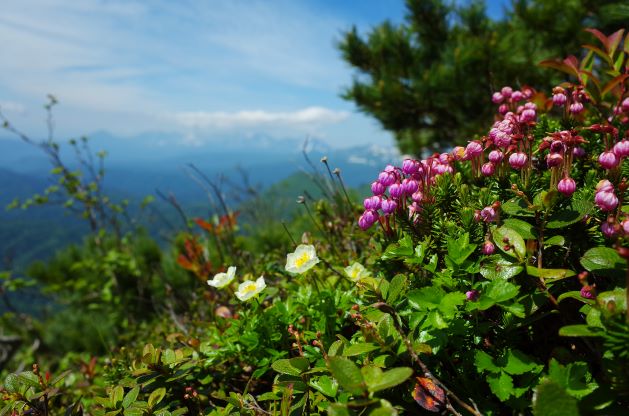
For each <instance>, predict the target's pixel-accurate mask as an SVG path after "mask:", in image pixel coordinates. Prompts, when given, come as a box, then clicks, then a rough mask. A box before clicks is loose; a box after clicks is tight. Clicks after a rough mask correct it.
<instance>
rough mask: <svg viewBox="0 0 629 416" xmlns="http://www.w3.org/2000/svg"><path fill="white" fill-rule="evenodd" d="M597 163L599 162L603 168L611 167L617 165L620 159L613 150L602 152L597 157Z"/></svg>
mask: <svg viewBox="0 0 629 416" xmlns="http://www.w3.org/2000/svg"><path fill="white" fill-rule="evenodd" d="M598 163H600V164H601V166H602V167H603V168H604V169H613V168H615V167H616V166H618V164H619V163H620V159H619V158H618V156H616V155H615V154H614V152H603V153H601V155H600V156H599V157H598Z"/></svg>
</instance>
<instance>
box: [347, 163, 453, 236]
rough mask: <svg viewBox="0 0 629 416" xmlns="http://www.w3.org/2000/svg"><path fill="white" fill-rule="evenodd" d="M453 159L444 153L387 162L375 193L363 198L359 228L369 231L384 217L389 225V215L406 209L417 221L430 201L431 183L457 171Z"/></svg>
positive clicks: (377, 181)
mask: <svg viewBox="0 0 629 416" xmlns="http://www.w3.org/2000/svg"><path fill="white" fill-rule="evenodd" d="M452 162H453V157H452V155H450V154H448V153H442V154H435V155H433V156H431V157H429V158H427V159H424V160H421V161H420V160H415V159H406V160H404V162H403V163H402V167H396V166H392V165H388V166H387V167H386V168H385V169H384V170H383V171H382V172H380V174H379V175H378V179H376V181H374V182H373V183H372V184H371V192H372V193H373V196H371V197H369V198H366V199H365V200H364V201H363V205H364V207H365V211H364V212H363V214H362V215H361V216H360V218H359V219H358V225H359V226H360V228H362V229H363V230H366V229H367V228H369V227H371V226H372V225H374V224H375V223H376V222H378V221H379V220H381V218H382V217H384V220H385V222H386V224H388V218H389V216H390V215H392V214H394V213H396V212H404V211H405V210H407V211H408V215H409V218H410V219H411V220H412V221H416V220H417V218H418V214H419V212H420V211H421V206H422V204H423V203H426V202H428V201H429V198H430V197H429V190H430V186H431V185H433V184H434V182H435V178H436V177H437V176H439V175H442V174H444V173H446V172H450V173H452V172H454V169H453V167H452ZM409 198H410V201H409Z"/></svg>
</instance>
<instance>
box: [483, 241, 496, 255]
mask: <svg viewBox="0 0 629 416" xmlns="http://www.w3.org/2000/svg"><path fill="white" fill-rule="evenodd" d="M495 251H496V246H495V245H494V243H492V242H491V241H485V243H484V244H483V254H484V255H486V256H491V255H492V254H494V252H495Z"/></svg>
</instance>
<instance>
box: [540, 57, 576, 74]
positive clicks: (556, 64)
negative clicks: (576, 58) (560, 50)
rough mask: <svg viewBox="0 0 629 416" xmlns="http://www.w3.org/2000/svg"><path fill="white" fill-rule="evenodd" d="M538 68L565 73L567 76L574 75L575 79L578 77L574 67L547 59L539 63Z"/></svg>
mask: <svg viewBox="0 0 629 416" xmlns="http://www.w3.org/2000/svg"><path fill="white" fill-rule="evenodd" d="M539 65H540V66H543V67H546V68H553V69H556V70H558V71H561V72H565V73H566V74H568V75H574V76H575V77H577V78H578V77H579V74H578V72H577V69H576V68H575V67H572V66H569V65H567V64H566V63H565V62H561V61H555V60H552V59H547V60H545V61H542V62H540V63H539Z"/></svg>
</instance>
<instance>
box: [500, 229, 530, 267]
mask: <svg viewBox="0 0 629 416" xmlns="http://www.w3.org/2000/svg"><path fill="white" fill-rule="evenodd" d="M493 237H494V242H495V243H496V246H498V248H500V250H502V251H503V252H504V253H505V254H506V255H508V256H512V257H517V258H518V259H520V260H522V259H524V257H525V256H526V244H525V243H524V239H523V238H522V237H521V236H520V234H518V233H517V231H515V230H513V229H511V228H509V227H505V226H502V227H500V228H496V229H495V230H494V232H493ZM505 241H507V242H505ZM506 245H509V246H510V248H509V250H505V246H506Z"/></svg>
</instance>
